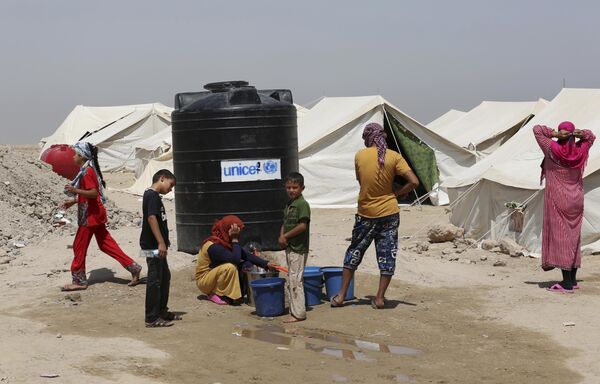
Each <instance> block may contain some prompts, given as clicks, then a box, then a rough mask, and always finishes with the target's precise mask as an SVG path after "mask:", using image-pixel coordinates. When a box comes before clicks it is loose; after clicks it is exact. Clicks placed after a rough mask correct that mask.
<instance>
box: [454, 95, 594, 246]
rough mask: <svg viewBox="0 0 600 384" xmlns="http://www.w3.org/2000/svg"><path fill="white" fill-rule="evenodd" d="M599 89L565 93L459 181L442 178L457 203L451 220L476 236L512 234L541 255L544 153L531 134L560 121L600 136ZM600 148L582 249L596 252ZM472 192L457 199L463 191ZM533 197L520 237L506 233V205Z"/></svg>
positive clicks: (590, 177) (588, 174)
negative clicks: (541, 178)
mask: <svg viewBox="0 0 600 384" xmlns="http://www.w3.org/2000/svg"><path fill="white" fill-rule="evenodd" d="M598 111H600V89H563V90H562V91H561V92H560V93H559V94H558V95H557V96H556V97H555V98H554V99H553V100H552V101H551V102H550V103H549V104H548V106H546V108H544V109H543V110H542V111H541V112H539V113H538V114H537V115H536V116H535V117H534V118H533V119H532V120H531V121H529V123H527V125H526V126H525V127H523V128H522V129H521V130H520V131H519V132H517V133H516V134H515V135H514V136H513V137H512V138H511V139H510V140H509V141H508V142H506V143H505V144H504V145H503V146H502V147H500V148H499V149H498V150H497V151H496V152H494V153H493V154H491V155H490V156H488V157H487V158H485V159H484V160H482V161H481V162H479V163H477V164H476V165H475V166H473V167H471V168H470V169H469V170H468V171H467V172H465V173H464V174H462V175H459V176H458V177H457V176H455V177H452V178H449V179H447V180H446V182H445V186H446V187H447V188H448V191H449V194H450V197H451V201H455V200H457V199H462V200H459V202H458V203H457V204H456V206H455V207H454V208H453V210H452V217H451V221H452V223H454V224H455V225H459V226H462V227H464V228H465V230H466V233H467V234H470V235H471V236H473V237H475V238H479V237H482V236H484V235H485V236H486V237H487V236H489V237H491V238H500V237H503V236H505V235H510V236H514V237H515V240H517V241H518V242H519V243H520V244H522V245H524V246H526V247H527V249H528V250H529V251H530V252H532V253H534V254H536V253H539V252H540V251H541V242H540V236H541V229H542V217H543V216H542V215H543V187H542V186H540V183H539V181H540V163H541V161H542V159H543V154H542V152H541V150H540V149H539V146H538V144H537V142H536V140H535V137H534V136H533V132H532V128H533V126H534V125H536V124H542V125H548V126H550V127H556V126H558V124H559V123H560V122H562V121H564V120H570V121H572V122H573V123H574V124H575V125H576V126H577V127H578V128H581V129H590V130H592V131H593V132H594V133H595V134H596V135H597V136H600V113H598ZM599 170H600V145H599V143H596V144H595V145H594V146H593V147H592V148H591V150H590V158H589V161H588V165H587V167H586V171H585V180H584V189H585V211H584V223H583V227H582V245H583V246H587V247H592V249H594V250H600V246H599V245H600V244H598V240H599V239H600V236H599V235H598V234H599V233H600V171H599ZM470 187H471V191H470V192H469V193H468V194H467V195H465V196H461V193H463V192H464V191H466V190H468V189H469V188H470ZM528 198H532V199H531V201H530V202H529V203H528V207H527V209H526V211H525V218H524V219H525V223H524V230H523V232H522V233H521V234H518V233H512V232H510V231H508V213H509V210H507V208H506V207H505V206H504V204H505V203H507V202H511V201H515V202H523V201H525V200H526V199H528Z"/></svg>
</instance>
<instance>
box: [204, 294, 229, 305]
mask: <svg viewBox="0 0 600 384" xmlns="http://www.w3.org/2000/svg"><path fill="white" fill-rule="evenodd" d="M208 300H210V301H212V302H213V303H215V304H217V305H229V303H228V302H226V301H225V300H223V299H222V298H221V296H219V295H216V294H213V295H209V296H208Z"/></svg>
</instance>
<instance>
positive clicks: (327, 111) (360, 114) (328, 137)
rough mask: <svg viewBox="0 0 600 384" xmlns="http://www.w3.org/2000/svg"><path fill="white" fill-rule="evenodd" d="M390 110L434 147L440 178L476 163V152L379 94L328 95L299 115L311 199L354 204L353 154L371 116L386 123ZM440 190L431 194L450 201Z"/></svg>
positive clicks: (318, 202) (301, 152) (300, 144)
mask: <svg viewBox="0 0 600 384" xmlns="http://www.w3.org/2000/svg"><path fill="white" fill-rule="evenodd" d="M388 115H389V116H391V117H393V118H394V119H396V120H397V121H398V122H400V124H402V125H403V126H404V127H405V128H406V129H407V130H409V131H410V132H411V133H413V134H414V135H415V136H416V137H418V138H419V139H420V140H421V141H423V142H424V143H425V144H427V145H428V146H429V147H431V148H433V150H434V152H435V155H436V161H437V165H438V169H439V171H440V180H442V179H444V178H446V177H448V176H450V175H452V174H454V173H456V172H460V171H462V170H463V169H466V168H468V167H470V166H471V165H472V164H474V163H475V155H474V154H473V153H471V152H469V151H467V150H465V149H462V148H460V147H458V146H456V145H454V144H452V143H450V142H448V141H447V140H445V139H443V138H441V137H440V136H438V135H436V134H435V133H434V132H432V131H430V130H429V129H427V128H426V127H424V126H423V125H421V124H420V123H418V122H417V121H416V120H414V119H412V118H411V117H410V116H408V115H406V114H405V113H403V112H402V111H400V110H399V109H398V108H396V107H394V106H393V105H391V104H390V103H388V102H387V101H386V100H385V99H384V98H383V97H381V96H362V97H325V98H322V99H321V100H320V101H319V102H318V103H317V104H316V105H315V106H313V107H312V108H311V109H310V110H309V111H308V112H307V113H306V114H305V115H304V116H303V117H302V118H299V119H298V150H299V160H300V172H301V173H302V174H303V175H304V176H305V183H306V186H307V188H306V191H305V197H306V199H307V200H308V201H309V202H310V203H311V205H313V206H320V207H348V206H356V199H357V197H358V190H359V185H358V182H357V181H356V175H355V173H354V155H355V154H356V151H358V150H359V149H361V148H363V147H364V143H363V140H362V130H363V128H364V126H365V125H366V124H367V123H369V122H377V123H380V124H382V125H383V123H384V119H386V118H388V117H389V116H388ZM436 193H437V195H435V196H433V195H432V199H433V198H438V199H439V200H440V201H439V203H441V204H444V203H447V201H444V194H443V192H442V191H437V192H436Z"/></svg>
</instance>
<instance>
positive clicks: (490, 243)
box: [481, 239, 498, 251]
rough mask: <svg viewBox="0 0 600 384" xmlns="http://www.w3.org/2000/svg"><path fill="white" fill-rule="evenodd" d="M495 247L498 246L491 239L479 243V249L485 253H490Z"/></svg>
mask: <svg viewBox="0 0 600 384" xmlns="http://www.w3.org/2000/svg"><path fill="white" fill-rule="evenodd" d="M497 246H498V243H497V242H496V241H495V240H492V239H487V240H483V242H481V249H484V250H486V251H491V250H492V249H494V248H496V247H497Z"/></svg>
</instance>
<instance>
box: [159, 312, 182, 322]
mask: <svg viewBox="0 0 600 384" xmlns="http://www.w3.org/2000/svg"><path fill="white" fill-rule="evenodd" d="M161 318H162V319H163V320H166V321H174V320H183V317H182V316H181V315H177V314H175V313H173V312H168V311H167V312H165V314H164V315H163V316H161Z"/></svg>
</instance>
